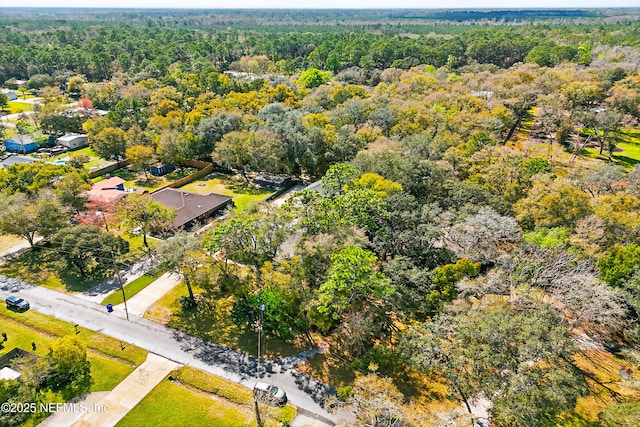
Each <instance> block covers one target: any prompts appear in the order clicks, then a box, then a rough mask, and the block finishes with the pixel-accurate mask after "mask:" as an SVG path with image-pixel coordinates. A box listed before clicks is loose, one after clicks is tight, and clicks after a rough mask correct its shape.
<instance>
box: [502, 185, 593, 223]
mask: <svg viewBox="0 0 640 427" xmlns="http://www.w3.org/2000/svg"><path fill="white" fill-rule="evenodd" d="M513 210H514V211H515V213H516V218H517V219H518V222H520V224H521V225H522V227H523V228H526V229H532V228H534V227H535V228H539V227H545V228H553V227H560V226H566V227H569V228H573V227H575V223H576V221H577V220H579V219H581V218H585V217H587V216H589V214H591V212H592V210H591V205H590V200H589V196H588V195H587V194H586V193H585V192H584V191H582V190H581V189H579V188H577V187H575V186H573V185H571V184H558V185H549V183H548V182H545V181H544V179H540V180H538V181H537V182H536V183H535V184H534V185H533V187H532V188H531V189H530V190H529V193H528V195H527V197H526V198H524V199H521V200H519V201H518V202H517V203H516V204H515V205H514V206H513Z"/></svg>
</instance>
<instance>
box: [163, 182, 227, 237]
mask: <svg viewBox="0 0 640 427" xmlns="http://www.w3.org/2000/svg"><path fill="white" fill-rule="evenodd" d="M151 197H152V198H153V200H155V201H156V202H158V203H162V204H163V205H165V206H169V207H172V208H175V209H176V217H175V218H174V220H173V226H174V227H175V228H179V227H182V226H183V225H185V224H187V223H189V222H191V221H193V220H195V219H198V218H201V217H204V216H207V215H210V214H211V213H213V212H214V211H216V210H218V209H220V208H222V207H224V206H225V205H226V204H227V203H229V202H230V201H231V197H230V196H225V195H223V194H216V193H209V194H197V193H190V192H188V191H183V190H176V189H175V188H170V187H169V188H163V189H162V190H159V191H156V192H155V193H151Z"/></svg>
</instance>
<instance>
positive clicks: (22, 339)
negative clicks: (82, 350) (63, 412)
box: [0, 304, 147, 426]
mask: <svg viewBox="0 0 640 427" xmlns="http://www.w3.org/2000/svg"><path fill="white" fill-rule="evenodd" d="M79 330H80V333H79V334H75V328H74V327H73V325H72V324H71V323H68V322H64V321H62V320H58V319H55V318H52V317H49V316H45V315H43V314H40V313H37V312H34V311H31V310H30V311H27V312H24V313H15V312H13V311H9V310H7V309H6V308H5V307H4V304H2V305H1V306H0V332H4V333H6V334H7V341H6V342H1V341H0V356H2V355H4V354H6V353H8V352H9V351H10V350H11V349H13V348H16V347H18V348H22V349H24V350H27V351H31V352H33V353H35V354H37V355H38V356H41V357H47V355H48V352H49V348H50V346H51V344H52V343H53V341H54V340H55V339H57V338H58V337H61V336H64V335H72V334H75V335H76V336H77V337H78V339H79V340H80V341H81V342H83V343H84V344H85V345H86V346H87V349H88V350H87V358H88V359H89V362H90V363H91V378H92V379H93V384H92V385H91V389H90V391H92V392H94V391H107V390H112V389H113V388H114V387H115V386H116V385H117V384H119V383H120V382H121V381H122V380H124V379H125V378H126V377H127V376H128V375H129V374H130V373H131V372H133V371H134V370H135V367H136V365H139V364H141V363H142V362H143V361H144V360H145V359H146V357H147V352H146V351H144V350H142V349H140V348H137V347H134V346H132V345H127V346H126V347H125V349H124V350H121V347H120V343H119V341H117V340H115V339H113V338H110V337H107V336H105V335H102V334H100V333H98V332H94V331H89V330H86V329H84V328H79ZM33 343H35V346H36V348H35V350H33V347H32V344H33ZM43 401H44V402H50V403H52V402H64V399H63V398H62V395H61V393H60V392H55V393H54V392H51V391H47V392H46V393H45V396H44V398H43ZM46 415H47V414H44V413H38V414H36V415H35V416H34V417H32V418H29V419H28V420H27V421H26V422H25V423H24V424H23V425H25V426H35V425H38V424H39V423H40V422H41V421H42V420H43V419H44V418H45V417H46Z"/></svg>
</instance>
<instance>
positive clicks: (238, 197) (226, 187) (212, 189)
mask: <svg viewBox="0 0 640 427" xmlns="http://www.w3.org/2000/svg"><path fill="white" fill-rule="evenodd" d="M244 184H245V183H244V180H235V179H233V178H231V177H229V176H228V175H223V174H220V173H213V174H210V175H207V176H205V177H202V178H199V179H196V180H195V181H193V182H190V183H189V184H187V185H184V186H182V187H180V189H181V190H185V191H191V192H193V193H199V194H207V193H218V194H225V195H227V196H231V197H233V203H234V204H235V205H236V209H237V210H238V211H242V210H244V209H246V208H247V207H248V206H250V205H251V204H255V203H258V202H259V201H260V200H262V199H264V198H266V197H267V196H268V195H269V194H271V193H272V192H271V191H268V190H260V189H257V188H253V187H246V186H245V185H244Z"/></svg>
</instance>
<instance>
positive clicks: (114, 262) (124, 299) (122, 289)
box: [111, 251, 129, 322]
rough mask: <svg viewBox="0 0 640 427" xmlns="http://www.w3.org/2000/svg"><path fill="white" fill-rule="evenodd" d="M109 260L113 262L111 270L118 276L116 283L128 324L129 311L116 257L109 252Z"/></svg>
mask: <svg viewBox="0 0 640 427" xmlns="http://www.w3.org/2000/svg"><path fill="white" fill-rule="evenodd" d="M111 259H112V260H113V268H114V269H115V270H116V275H117V276H118V283H119V284H120V290H121V291H122V300H123V301H124V312H125V313H126V314H127V322H129V310H128V309H127V296H126V295H125V293H124V285H123V284H122V276H120V269H119V268H118V266H117V265H116V255H115V253H113V251H111Z"/></svg>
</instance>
